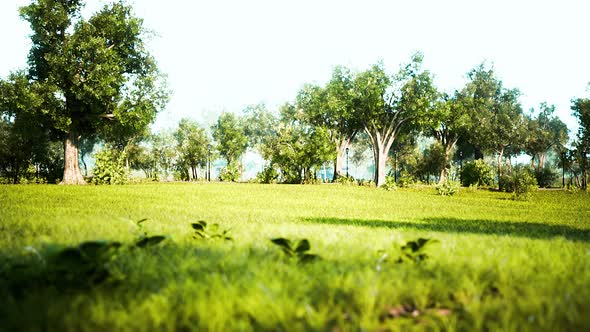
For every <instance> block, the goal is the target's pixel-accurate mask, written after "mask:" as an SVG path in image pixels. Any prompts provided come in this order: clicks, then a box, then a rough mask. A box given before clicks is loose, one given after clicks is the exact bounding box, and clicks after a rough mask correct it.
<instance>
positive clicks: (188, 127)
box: [173, 119, 211, 181]
mask: <svg viewBox="0 0 590 332" xmlns="http://www.w3.org/2000/svg"><path fill="white" fill-rule="evenodd" d="M173 135H174V138H175V139H176V150H177V151H178V160H177V161H176V167H177V168H182V169H183V174H186V175H187V180H188V179H192V180H193V181H194V180H196V179H197V168H198V167H199V166H200V167H204V166H206V165H207V158H208V156H209V151H208V149H207V148H208V146H210V143H211V142H210V141H209V137H207V134H206V132H205V129H203V128H201V127H199V125H198V124H197V123H196V122H195V121H191V120H189V119H182V120H180V123H179V124H178V129H176V131H175V132H174V134H173Z"/></svg>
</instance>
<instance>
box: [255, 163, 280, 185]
mask: <svg viewBox="0 0 590 332" xmlns="http://www.w3.org/2000/svg"><path fill="white" fill-rule="evenodd" d="M256 180H257V182H258V183H277V181H278V180H279V172H278V171H277V170H276V169H275V168H274V167H272V166H264V169H263V170H262V172H259V173H258V174H256Z"/></svg>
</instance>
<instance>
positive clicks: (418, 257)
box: [397, 238, 439, 263]
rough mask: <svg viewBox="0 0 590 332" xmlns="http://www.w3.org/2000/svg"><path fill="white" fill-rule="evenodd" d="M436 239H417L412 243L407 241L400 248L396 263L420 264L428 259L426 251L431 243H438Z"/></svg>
mask: <svg viewBox="0 0 590 332" xmlns="http://www.w3.org/2000/svg"><path fill="white" fill-rule="evenodd" d="M438 242H439V241H438V240H436V239H428V238H426V239H425V238H419V239H417V240H414V241H408V242H406V243H405V244H404V245H403V246H401V247H400V251H401V256H400V257H399V258H398V260H397V262H398V263H403V262H411V263H420V262H422V261H424V260H426V259H428V257H429V256H428V254H427V253H426V249H427V248H428V247H429V246H430V245H432V244H433V243H438Z"/></svg>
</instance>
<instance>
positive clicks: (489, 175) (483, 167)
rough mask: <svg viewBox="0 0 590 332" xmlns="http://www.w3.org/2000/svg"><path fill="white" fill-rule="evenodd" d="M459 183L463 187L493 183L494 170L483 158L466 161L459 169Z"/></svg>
mask: <svg viewBox="0 0 590 332" xmlns="http://www.w3.org/2000/svg"><path fill="white" fill-rule="evenodd" d="M461 184H462V185H463V186H465V187H469V186H471V185H478V186H491V185H493V184H494V170H493V169H492V167H491V166H490V165H488V164H486V162H485V161H484V160H483V159H478V160H474V161H470V162H467V163H465V165H464V166H463V169H462V170H461Z"/></svg>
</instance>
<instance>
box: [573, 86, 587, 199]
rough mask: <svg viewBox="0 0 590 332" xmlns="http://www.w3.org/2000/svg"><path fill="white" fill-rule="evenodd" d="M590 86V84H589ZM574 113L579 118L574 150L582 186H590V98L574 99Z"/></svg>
mask: <svg viewBox="0 0 590 332" xmlns="http://www.w3.org/2000/svg"><path fill="white" fill-rule="evenodd" d="M588 86H589V88H590V84H589V85H588ZM572 111H573V115H574V116H575V117H576V118H577V120H578V135H577V139H576V142H575V143H574V148H575V150H574V151H573V152H574V153H573V154H574V156H575V159H577V161H578V165H579V167H580V170H581V173H582V179H581V181H580V182H581V183H580V184H581V186H582V187H583V188H586V187H587V186H588V170H589V169H590V160H589V156H590V98H576V99H572Z"/></svg>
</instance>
